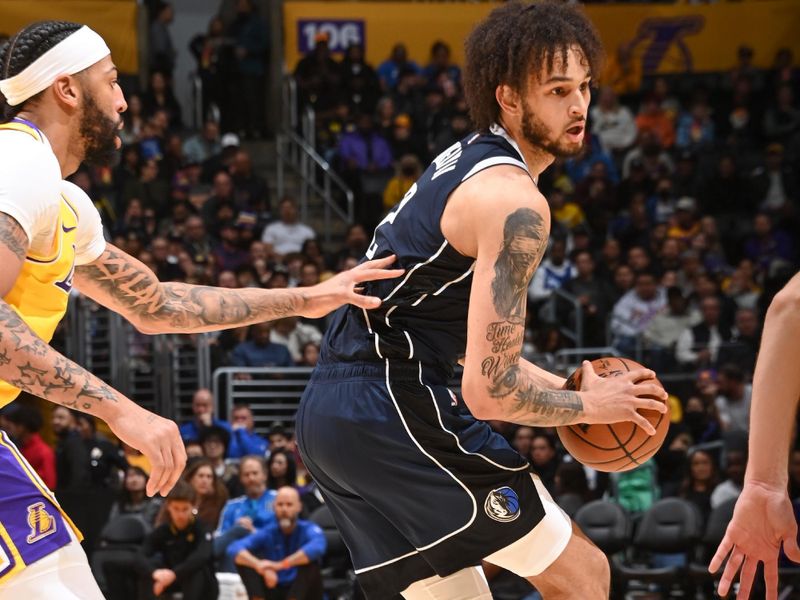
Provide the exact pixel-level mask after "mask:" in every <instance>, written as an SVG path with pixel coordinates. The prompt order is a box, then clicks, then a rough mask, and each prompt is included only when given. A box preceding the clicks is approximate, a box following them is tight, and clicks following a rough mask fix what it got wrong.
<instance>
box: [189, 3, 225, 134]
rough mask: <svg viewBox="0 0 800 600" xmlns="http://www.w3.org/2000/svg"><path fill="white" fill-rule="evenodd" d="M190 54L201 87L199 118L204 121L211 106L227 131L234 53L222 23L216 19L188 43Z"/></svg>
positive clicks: (216, 17)
mask: <svg viewBox="0 0 800 600" xmlns="http://www.w3.org/2000/svg"><path fill="white" fill-rule="evenodd" d="M189 50H190V51H191V52H192V54H193V55H194V58H195V60H196V61H197V74H198V75H199V76H200V81H201V83H202V90H201V91H202V96H203V97H202V107H201V110H202V114H203V118H207V117H208V116H209V114H210V112H211V106H212V105H215V106H216V107H217V108H218V109H219V112H220V120H221V124H222V125H223V127H224V128H225V130H226V131H229V130H230V129H231V128H232V126H233V124H232V123H231V118H232V115H231V106H230V104H231V100H232V98H230V97H229V96H230V94H229V93H228V90H229V89H230V88H229V87H228V79H229V77H230V75H231V71H232V66H233V65H232V61H233V49H232V47H231V40H230V38H228V37H227V36H226V35H225V23H224V22H223V21H222V19H220V18H219V17H218V16H215V17H213V18H212V19H211V21H210V22H209V24H208V31H207V33H205V34H202V33H201V34H198V35H196V36H195V37H193V38H192V40H191V42H189Z"/></svg>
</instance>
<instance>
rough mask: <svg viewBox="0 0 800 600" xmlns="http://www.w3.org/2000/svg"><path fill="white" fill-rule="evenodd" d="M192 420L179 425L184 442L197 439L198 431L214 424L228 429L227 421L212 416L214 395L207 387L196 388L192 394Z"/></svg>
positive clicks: (198, 437)
mask: <svg viewBox="0 0 800 600" xmlns="http://www.w3.org/2000/svg"><path fill="white" fill-rule="evenodd" d="M192 415H193V417H192V420H191V421H187V422H186V423H183V424H182V425H181V426H180V432H181V438H183V441H184V442H188V441H190V440H199V439H200V432H201V431H202V430H203V429H205V428H206V427H211V426H212V425H216V426H218V427H222V428H224V429H227V430H228V431H230V428H231V426H230V425H229V424H228V422H227V421H223V420H222V419H217V418H215V417H214V397H213V396H212V395H211V390H209V389H208V388H200V389H198V390H197V391H196V392H195V393H194V395H193V396H192Z"/></svg>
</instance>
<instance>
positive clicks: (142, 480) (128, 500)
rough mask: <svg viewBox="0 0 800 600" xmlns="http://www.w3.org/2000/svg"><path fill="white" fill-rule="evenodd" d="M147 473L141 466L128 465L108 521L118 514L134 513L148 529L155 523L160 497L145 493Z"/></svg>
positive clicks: (159, 508)
mask: <svg viewBox="0 0 800 600" xmlns="http://www.w3.org/2000/svg"><path fill="white" fill-rule="evenodd" d="M146 483H147V473H146V472H145V471H144V470H143V469H142V468H141V467H133V466H129V467H128V470H127V471H125V481H124V482H123V484H122V490H121V491H120V494H119V499H118V500H117V501H116V502H115V503H114V504H113V505H112V506H111V513H110V514H109V515H108V520H109V522H111V521H113V520H114V519H116V518H117V517H119V516H120V515H135V516H137V517H139V518H140V519H141V520H142V521H144V523H145V524H146V525H147V527H148V529H149V528H152V527H153V525H155V522H156V517H157V516H158V513H159V511H160V510H161V498H159V497H158V496H153V497H152V498H151V497H149V496H148V495H147V494H145V484H146Z"/></svg>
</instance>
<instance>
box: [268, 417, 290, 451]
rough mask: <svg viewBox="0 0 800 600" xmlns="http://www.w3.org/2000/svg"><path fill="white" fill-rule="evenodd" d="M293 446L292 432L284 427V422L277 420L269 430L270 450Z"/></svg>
mask: <svg viewBox="0 0 800 600" xmlns="http://www.w3.org/2000/svg"><path fill="white" fill-rule="evenodd" d="M291 447H292V434H291V432H290V431H289V430H288V429H286V427H284V425H283V423H281V422H276V423H274V424H273V425H272V428H271V429H270V430H269V449H270V452H275V451H276V450H287V449H291Z"/></svg>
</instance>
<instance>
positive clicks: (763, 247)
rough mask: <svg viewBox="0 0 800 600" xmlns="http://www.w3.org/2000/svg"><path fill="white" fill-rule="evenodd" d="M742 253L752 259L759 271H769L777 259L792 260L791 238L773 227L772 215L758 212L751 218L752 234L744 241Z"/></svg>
mask: <svg viewBox="0 0 800 600" xmlns="http://www.w3.org/2000/svg"><path fill="white" fill-rule="evenodd" d="M744 255H745V256H746V257H747V258H749V259H750V260H752V261H753V263H754V264H755V265H756V268H757V269H758V271H759V272H761V273H769V271H770V269H771V268H772V265H773V264H774V263H776V262H778V261H784V262H790V263H791V262H792V259H793V258H794V248H793V247H792V239H791V238H790V237H789V236H788V235H787V234H786V233H785V232H783V231H780V230H778V229H775V227H774V226H773V223H772V217H770V216H769V215H768V214H765V213H759V214H757V215H756V216H755V217H754V218H753V235H752V236H750V238H749V239H748V240H747V241H746V242H745V245H744Z"/></svg>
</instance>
